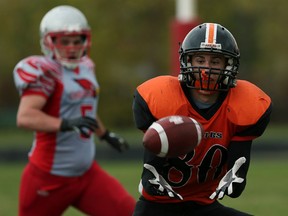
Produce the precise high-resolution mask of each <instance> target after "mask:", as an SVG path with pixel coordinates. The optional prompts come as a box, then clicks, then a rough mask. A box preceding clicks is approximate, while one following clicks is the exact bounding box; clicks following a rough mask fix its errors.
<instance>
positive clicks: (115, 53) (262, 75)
mask: <svg viewBox="0 0 288 216" xmlns="http://www.w3.org/2000/svg"><path fill="white" fill-rule="evenodd" d="M61 4H71V5H74V6H76V7H78V8H79V9H80V10H82V11H83V12H84V13H85V15H86V16H87V18H88V21H89V23H90V25H91V27H92V30H93V32H92V34H93V35H92V39H93V44H92V49H91V57H92V58H93V59H94V60H95V62H96V68H97V72H96V73H97V77H98V79H99V81H100V84H101V96H100V97H101V99H100V100H101V103H100V107H99V112H100V114H101V115H102V116H103V118H105V121H107V124H108V126H109V125H110V126H113V127H126V126H127V127H130V126H133V116H132V112H131V106H132V97H133V92H134V89H135V87H136V86H137V85H138V84H139V83H141V82H143V81H144V80H146V79H148V78H151V77H153V76H156V75H161V74H167V73H169V68H168V67H169V66H170V64H169V60H170V53H169V52H170V47H169V46H170V44H169V41H170V40H169V39H170V38H169V37H170V35H169V31H170V29H169V25H170V21H171V20H172V19H173V17H174V13H175V12H174V10H175V0H166V1H163V0H137V1H135V0H111V1H107V0H97V1H89V0H81V1H79V0H49V1H45V0H9V1H8V0H1V1H0V19H1V20H2V22H1V25H2V28H1V29H2V31H1V33H0V47H1V58H0V69H1V80H0V98H1V100H0V107H1V108H0V111H1V112H0V113H1V119H2V120H3V119H8V120H7V121H6V120H5V121H2V122H1V123H0V126H1V125H2V126H7V124H8V123H9V122H10V123H9V124H12V125H14V121H15V115H16V113H15V110H16V107H17V105H18V93H17V92H16V90H15V87H14V83H13V78H12V70H13V68H14V66H15V64H16V63H17V62H18V61H19V60H20V59H22V58H24V57H26V56H29V55H33V54H41V52H40V46H39V23H40V20H41V19H42V17H43V15H44V14H45V13H46V12H47V11H48V10H50V9H51V8H52V7H54V6H56V5H61ZM287 6H288V2H287V1H285V0H275V1H274V2H273V4H272V3H270V1H268V0H255V1H250V0H242V1H237V0H222V1H221V2H219V1H210V0H199V1H198V8H199V12H198V14H199V16H200V18H201V19H202V21H203V22H218V23H220V24H222V25H224V26H226V27H227V28H228V29H230V30H231V32H232V33H233V35H234V36H235V38H236V40H237V41H238V44H239V47H240V51H241V66H240V74H239V77H240V78H243V79H248V80H250V81H252V82H254V83H255V84H257V85H259V86H260V87H261V88H263V89H264V90H265V91H266V92H267V93H268V94H269V95H271V96H272V99H273V101H274V104H275V108H274V114H273V121H275V122H287V120H288V117H286V116H285V115H283V113H284V111H285V110H287V108H288V104H287V102H286V101H283V100H282V98H285V96H286V94H285V93H286V92H287V90H288V89H287V88H288V87H287V85H286V81H287V80H288V73H287V72H286V71H287V68H288V61H287V60H286V58H287V50H288V43H287V42H286V38H287V36H288V30H287V28H285V26H286V25H285V24H286V19H287V16H288V15H287V12H286V8H287ZM4 21H5V22H4ZM8 112H9V113H10V115H8V114H7V113H8ZM281 114H282V115H281ZM8 116H10V118H8ZM4 117H5V118H4ZM9 119H11V120H10V121H9ZM11 122H12V123H11Z"/></svg>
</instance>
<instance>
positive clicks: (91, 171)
mask: <svg viewBox="0 0 288 216" xmlns="http://www.w3.org/2000/svg"><path fill="white" fill-rule="evenodd" d="M40 35H41V41H40V43H41V48H42V52H43V53H44V56H36V55H35V56H30V57H27V58H25V59H23V60H21V61H20V62H19V63H18V64H17V65H16V67H15V69H14V80H15V84H16V87H17V89H18V90H19V93H20V96H21V99H20V104H19V109H18V113H17V125H18V127H20V128H25V129H29V130H33V131H35V137H34V141H33V147H32V148H31V151H30V153H29V163H28V165H27V166H26V167H25V170H24V172H23V175H22V179H21V188H20V195H19V196H20V204H19V215H21V216H34V215H35V216H39V215H41V216H45V215H47V216H57V215H62V213H63V212H64V211H65V210H66V209H67V208H68V207H69V206H73V207H75V208H77V209H78V210H80V211H82V212H83V213H85V214H87V215H107V216H108V215H110V216H113V215H115V216H116V215H117V216H119V215H122V216H130V215H131V214H132V212H133V209H134V206H135V200H134V199H133V198H132V196H130V195H129V194H128V193H127V191H126V190H125V189H124V188H123V187H122V185H121V184H120V183H119V182H118V181H117V180H116V179H115V178H113V177H111V176H110V175H108V174H107V173H106V172H105V171H104V170H103V169H102V168H101V167H100V166H99V165H98V164H97V162H96V161H95V160H94V158H95V144H94V135H93V134H94V133H96V135H97V136H98V137H99V138H100V139H101V140H105V141H106V142H107V143H108V144H110V145H111V146H112V147H113V148H115V149H116V150H117V151H119V152H122V151H125V150H126V149H127V148H128V144H127V142H126V141H125V140H124V139H123V138H121V137H120V136H118V135H116V134H115V133H112V132H109V131H108V130H107V129H106V128H105V126H104V125H103V124H102V122H101V120H100V119H99V117H98V116H97V114H96V113H97V104H98V100H99V84H98V82H97V79H96V76H95V71H94V63H93V62H92V60H91V59H90V58H89V55H88V54H89V48H90V46H91V31H90V27H89V25H88V23H87V20H86V18H85V16H84V15H83V13H82V12H81V11H79V10H78V9H76V8H74V7H72V6H66V5H65V6H57V7H55V8H53V9H52V10H50V11H48V12H47V14H46V15H45V16H44V17H43V19H42V21H41V24H40ZM111 206H112V207H111Z"/></svg>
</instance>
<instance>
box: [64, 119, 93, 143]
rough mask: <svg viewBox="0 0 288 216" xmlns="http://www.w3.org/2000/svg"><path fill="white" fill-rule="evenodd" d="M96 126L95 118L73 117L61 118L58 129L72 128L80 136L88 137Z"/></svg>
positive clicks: (67, 129)
mask: <svg viewBox="0 0 288 216" xmlns="http://www.w3.org/2000/svg"><path fill="white" fill-rule="evenodd" d="M96 128H98V123H97V121H96V120H95V119H93V118H90V117H87V116H85V117H79V118H75V119H63V120H62V123H61V126H60V131H71V130H74V131H76V132H77V133H79V134H81V136H83V137H85V138H89V137H90V135H91V132H93V131H94V130H95V129H96Z"/></svg>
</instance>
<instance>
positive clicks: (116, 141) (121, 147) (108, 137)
mask: <svg viewBox="0 0 288 216" xmlns="http://www.w3.org/2000/svg"><path fill="white" fill-rule="evenodd" d="M100 139H101V140H105V141H106V142H107V143H108V144H109V145H111V147H112V148H114V149H116V150H117V151H118V152H123V151H125V150H127V149H129V145H128V143H127V142H126V140H125V139H124V138H122V137H120V136H119V135H117V134H115V133H113V132H110V131H108V130H107V131H106V132H105V134H104V135H103V136H102V137H100Z"/></svg>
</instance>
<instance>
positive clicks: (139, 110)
mask: <svg viewBox="0 0 288 216" xmlns="http://www.w3.org/2000/svg"><path fill="white" fill-rule="evenodd" d="M132 110H133V116H134V121H135V124H136V127H137V128H138V129H140V130H143V131H145V130H147V128H148V127H149V126H150V125H151V124H152V123H153V122H154V121H155V120H156V119H155V118H154V117H153V115H152V113H151V112H150V110H149V107H148V105H147V103H146V101H145V100H144V99H143V98H142V96H141V95H140V94H139V92H138V91H137V90H136V91H135V93H134V100H133V105H132Z"/></svg>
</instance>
